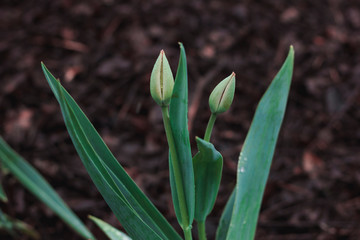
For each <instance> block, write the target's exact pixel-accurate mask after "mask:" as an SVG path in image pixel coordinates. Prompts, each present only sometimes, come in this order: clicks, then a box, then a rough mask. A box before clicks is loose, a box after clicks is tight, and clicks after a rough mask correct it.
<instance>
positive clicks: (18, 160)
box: [0, 137, 94, 239]
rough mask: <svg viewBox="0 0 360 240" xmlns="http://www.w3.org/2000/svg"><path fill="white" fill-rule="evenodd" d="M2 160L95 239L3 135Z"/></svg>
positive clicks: (76, 227)
mask: <svg viewBox="0 0 360 240" xmlns="http://www.w3.org/2000/svg"><path fill="white" fill-rule="evenodd" d="M0 161H1V163H2V164H3V165H4V166H5V167H6V168H7V169H8V170H9V171H10V172H11V173H12V174H13V175H14V176H15V177H16V178H17V179H18V180H19V181H20V182H21V184H22V185H24V187H26V188H27V189H28V190H29V191H30V192H31V193H32V194H34V195H35V196H36V197H37V198H39V199H40V200H41V201H42V202H44V203H45V204H46V205H47V206H48V207H49V208H50V209H52V210H53V211H54V212H55V213H56V214H57V215H58V216H59V217H60V218H61V219H62V220H64V222H65V223H67V224H68V225H69V226H70V227H71V228H73V229H74V230H75V231H76V232H77V233H79V234H80V235H81V236H82V237H84V238H86V239H94V236H93V235H92V234H91V233H90V232H89V231H88V230H87V228H86V227H85V225H84V224H83V223H82V222H81V220H80V219H79V218H78V217H77V216H76V215H75V214H74V213H73V212H72V211H71V210H70V209H69V207H68V206H67V205H66V204H65V203H64V201H63V200H62V199H61V198H60V197H59V195H58V194H57V193H56V192H55V191H54V189H53V188H52V187H51V186H50V185H49V184H48V183H47V181H46V180H45V179H44V178H43V177H42V176H41V175H40V173H39V172H38V171H37V170H36V169H35V168H33V167H32V166H31V165H30V164H29V163H28V162H26V161H25V160H24V159H23V158H22V157H21V156H19V155H18V154H17V153H16V152H15V151H14V150H12V149H11V148H10V146H9V145H7V143H6V142H5V141H4V140H3V139H2V138H1V137H0Z"/></svg>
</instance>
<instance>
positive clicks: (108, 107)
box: [0, 0, 360, 240]
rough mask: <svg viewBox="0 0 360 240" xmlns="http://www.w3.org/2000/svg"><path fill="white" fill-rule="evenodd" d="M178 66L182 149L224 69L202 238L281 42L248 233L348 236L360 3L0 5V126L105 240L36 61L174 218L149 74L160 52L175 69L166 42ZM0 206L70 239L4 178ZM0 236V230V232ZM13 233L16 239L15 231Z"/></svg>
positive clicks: (95, 204)
mask: <svg viewBox="0 0 360 240" xmlns="http://www.w3.org/2000/svg"><path fill="white" fill-rule="evenodd" d="M178 41H181V42H183V43H184V46H185V49H186V52H187V57H188V71H189V125H190V132H191V136H190V138H191V141H192V146H193V147H195V141H194V138H195V136H201V137H202V136H203V134H204V130H205V127H206V124H207V120H208V117H209V115H210V111H209V108H208V103H207V101H208V97H209V94H210V92H211V90H212V89H213V88H214V86H215V85H216V84H217V83H218V82H219V81H220V80H222V79H223V78H225V77H226V76H228V75H229V74H230V73H231V72H232V71H234V72H235V73H236V78H237V82H236V96H235V99H234V103H233V105H232V107H231V109H230V110H229V111H228V112H227V113H226V114H223V115H221V116H220V117H218V119H217V122H216V124H215V129H214V132H213V137H212V140H213V143H214V145H215V147H216V148H217V149H218V150H219V151H220V152H222V154H223V157H224V172H223V179H222V185H221V188H220V192H219V196H218V201H217V202H216V206H215V209H214V211H213V212H212V214H211V216H210V217H209V219H208V226H207V230H208V234H209V239H212V238H213V236H214V232H215V230H216V226H217V224H218V219H219V217H220V214H221V212H222V209H223V207H224V205H225V203H226V201H227V198H228V196H229V195H230V193H231V190H232V188H233V187H234V185H235V179H236V165H237V159H238V155H239V152H240V150H241V147H242V143H243V141H244V138H245V135H246V133H247V131H248V129H249V126H250V123H251V120H252V117H253V114H254V111H255V108H256V105H257V103H258V101H259V99H260V97H261V96H262V94H263V93H264V91H265V90H266V88H267V86H268V85H269V83H270V82H271V80H272V78H273V77H274V76H275V74H276V72H277V71H278V70H279V68H280V66H281V64H282V62H283V61H284V59H285V57H286V55H287V52H288V49H289V46H290V45H291V44H292V45H294V48H295V51H296V55H295V56H296V57H295V59H296V61H295V69H294V77H293V83H292V87H291V92H290V96H289V102H288V106H287V113H286V116H285V119H284V124H283V127H282V131H281V133H280V136H279V141H278V145H277V150H276V154H275V157H274V159H273V164H272V168H271V173H270V176H269V181H268V184H267V188H266V191H265V195H264V199H263V205H262V209H261V214H260V217H259V223H258V229H257V235H256V239H258V240H260V239H264V240H265V239H266V240H268V239H269V240H270V239H274V240H275V239H276V240H281V239H284V240H285V239H286V240H288V239H294V240H295V239H296V240H305V239H306V240H308V239H309V240H311V239H318V240H323V239H360V229H359V227H358V226H359V221H360V161H359V160H360V157H359V156H360V147H359V146H360V145H359V143H360V128H359V122H360V108H359V103H360V2H359V1H358V0H346V1H341V0H317V1H313V0H312V1H311V0H303V1H290V0H274V1H265V0H259V1H251V0H243V1H231V0H229V1H220V0H217V1H216V0H213V1H205V0H193V1H165V0H153V1H142V0H133V1H115V0H99V1H95V0H93V1H75V0H61V1H33V0H29V1H17V0H2V1H1V2H0V83H1V88H0V135H1V136H3V137H4V139H5V140H6V141H7V142H8V143H9V144H10V145H11V146H12V147H13V148H14V149H16V150H17V151H18V152H19V153H20V154H21V155H22V156H23V157H25V159H27V160H28V161H29V162H30V163H31V164H32V165H33V166H35V167H36V168H37V169H38V170H39V171H40V172H41V173H42V174H43V175H44V176H45V178H46V179H47V180H48V181H49V182H50V184H51V185H52V186H53V187H54V188H55V189H56V190H57V192H58V193H59V194H60V195H61V196H62V197H63V198H64V199H65V201H66V202H67V203H68V204H69V205H70V207H71V208H72V209H73V210H74V211H75V212H76V213H77V214H78V215H79V216H80V217H81V218H82V219H83V220H84V221H85V222H86V224H87V225H88V227H89V228H90V229H91V230H92V231H93V232H94V233H95V234H96V236H98V238H99V239H105V237H104V236H103V235H101V233H100V232H99V230H98V229H97V228H96V227H95V226H94V224H93V223H92V222H90V221H89V220H88V219H87V215H88V214H92V215H95V216H97V217H100V218H102V219H104V220H105V221H107V222H109V223H110V224H112V225H113V226H116V227H120V224H119V223H118V222H117V220H116V218H115V217H114V215H113V214H112V213H111V211H110V209H109V208H108V207H107V205H106V203H105V202H104V201H103V200H102V197H101V196H100V194H99V193H98V191H97V190H96V188H95V187H94V185H93V184H92V182H91V180H90V178H89V176H88V174H87V173H86V171H85V168H84V167H83V166H82V163H81V161H80V159H79V157H78V156H77V154H76V152H75V149H74V147H73V146H72V143H71V140H70V138H69V135H68V133H67V131H66V128H65V125H64V123H63V119H62V116H61V113H60V109H59V106H58V104H57V102H56V100H55V97H54V96H53V94H52V93H51V90H50V88H49V86H48V85H47V82H46V80H45V78H44V76H43V74H42V72H41V67H40V61H44V63H45V64H46V65H47V67H48V68H49V69H50V70H51V71H52V72H53V74H54V75H55V76H56V77H59V78H60V79H61V81H62V83H63V85H64V87H65V88H66V89H68V91H69V92H70V93H71V94H72V96H73V97H74V98H75V99H76V101H77V102H78V103H79V105H80V106H81V107H82V108H83V110H84V111H85V113H86V114H87V116H88V117H89V119H90V120H91V121H92V123H93V124H94V126H95V127H96V129H97V130H98V131H99V133H100V134H101V136H102V137H103V138H104V140H105V142H106V143H107V144H108V146H109V147H110V149H111V150H112V151H113V153H114V155H115V156H116V157H117V159H118V160H119V162H120V163H121V164H122V165H123V166H124V167H125V168H126V170H127V172H128V173H129V175H130V176H131V177H133V179H134V180H135V181H136V183H137V184H138V185H139V186H140V187H141V188H142V189H143V190H144V192H145V193H146V194H147V195H148V196H149V197H150V199H151V200H152V201H153V202H154V203H155V205H156V206H157V207H158V208H159V209H160V211H161V212H162V213H163V214H164V215H165V217H166V218H167V219H169V221H170V222H171V223H172V224H173V225H174V226H175V227H176V228H177V229H179V227H178V226H177V222H176V217H175V214H174V211H173V208H172V203H171V197H170V187H169V184H168V178H169V176H168V166H167V156H168V153H167V142H166V139H165V133H164V130H163V125H162V120H161V113H160V109H159V108H158V106H157V105H156V104H155V102H154V101H153V100H152V99H151V97H150V93H149V78H150V73H151V70H152V67H153V64H154V62H155V60H156V58H157V56H158V54H159V51H160V50H161V49H164V50H165V52H166V54H167V57H168V59H169V61H170V64H171V66H172V69H173V71H174V73H175V71H176V68H177V61H178V56H179V48H178V44H177V42H178ZM2 181H3V184H4V187H5V191H6V192H7V194H8V197H9V202H10V204H1V208H2V209H3V210H4V211H5V212H6V213H8V214H9V215H11V216H13V217H17V218H19V219H21V220H24V221H25V222H27V223H30V224H31V225H32V226H33V227H34V228H35V229H37V230H38V231H39V232H40V234H41V235H42V237H43V239H68V240H70V239H80V238H79V237H78V236H76V235H75V234H74V233H73V232H72V231H71V230H70V229H69V228H68V227H67V226H66V225H65V224H64V223H62V222H61V221H60V220H59V218H58V217H56V216H55V215H54V214H53V213H52V212H51V211H49V210H48V209H47V208H46V207H45V206H44V205H43V204H41V203H40V202H39V201H38V200H37V199H35V198H34V197H33V196H32V195H31V194H29V193H28V192H27V191H26V190H24V188H23V187H22V186H21V185H20V184H19V183H18V182H17V181H16V180H15V179H14V178H13V177H11V176H6V177H3V179H2ZM4 239H6V238H5V237H4ZM24 239H26V238H24Z"/></svg>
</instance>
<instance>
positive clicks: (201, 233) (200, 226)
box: [197, 221, 206, 240]
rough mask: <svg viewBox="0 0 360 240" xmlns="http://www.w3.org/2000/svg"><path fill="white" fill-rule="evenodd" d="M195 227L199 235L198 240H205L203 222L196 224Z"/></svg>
mask: <svg viewBox="0 0 360 240" xmlns="http://www.w3.org/2000/svg"><path fill="white" fill-rule="evenodd" d="M197 227H198V233H199V240H206V231H205V221H203V222H198V223H197Z"/></svg>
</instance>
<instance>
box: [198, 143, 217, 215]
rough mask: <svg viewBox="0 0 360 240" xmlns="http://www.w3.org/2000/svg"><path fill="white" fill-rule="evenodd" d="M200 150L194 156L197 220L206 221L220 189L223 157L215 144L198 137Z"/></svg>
mask: <svg viewBox="0 0 360 240" xmlns="http://www.w3.org/2000/svg"><path fill="white" fill-rule="evenodd" d="M196 142H197V145H198V149H199V152H198V153H197V154H196V155H195V156H194V158H193V166H194V175H195V220H196V221H197V222H204V221H205V219H206V217H207V216H208V215H209V213H210V212H211V210H212V209H213V207H214V204H215V200H216V196H217V194H218V191H219V186H220V181H221V174H222V168H223V158H222V156H221V154H220V153H219V152H218V151H217V150H216V149H215V147H214V145H212V144H211V143H210V142H207V141H205V140H203V139H201V138H198V137H197V138H196Z"/></svg>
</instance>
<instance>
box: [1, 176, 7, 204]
mask: <svg viewBox="0 0 360 240" xmlns="http://www.w3.org/2000/svg"><path fill="white" fill-rule="evenodd" d="M0 181H1V179H0ZM0 201H3V202H7V201H8V199H7V196H6V193H5V191H4V188H3V186H2V184H1V182H0Z"/></svg>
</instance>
